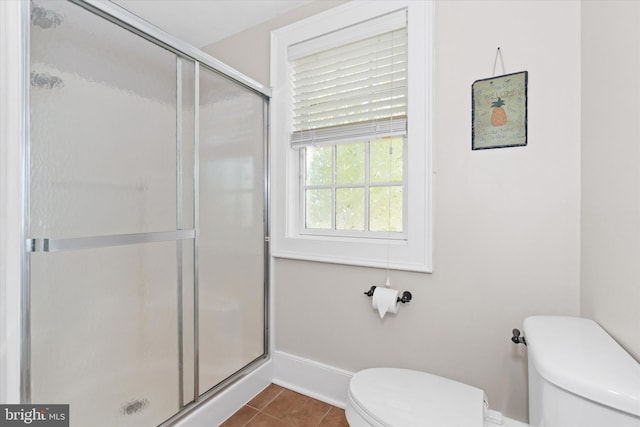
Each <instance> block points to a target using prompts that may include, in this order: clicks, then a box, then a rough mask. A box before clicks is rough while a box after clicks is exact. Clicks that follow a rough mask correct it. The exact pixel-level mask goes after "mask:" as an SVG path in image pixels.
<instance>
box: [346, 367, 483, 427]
mask: <svg viewBox="0 0 640 427" xmlns="http://www.w3.org/2000/svg"><path fill="white" fill-rule="evenodd" d="M349 398H350V399H351V401H352V403H353V404H354V405H355V406H356V407H357V409H358V410H359V411H362V412H364V413H365V414H366V415H367V416H369V417H371V418H372V419H374V420H375V421H376V422H378V423H379V424H381V425H384V426H392V427H396V426H398V427H411V426H425V425H429V426H448V427H482V426H483V423H484V392H483V391H482V390H480V389H477V388H475V387H471V386H469V385H466V384H462V383H459V382H456V381H453V380H449V379H447V378H443V377H439V376H437V375H431V374H427V373H425V372H419V371H413V370H409V369H397V368H374V369H365V370H363V371H360V372H358V373H357V374H355V375H354V376H353V377H352V378H351V382H350V383H349Z"/></svg>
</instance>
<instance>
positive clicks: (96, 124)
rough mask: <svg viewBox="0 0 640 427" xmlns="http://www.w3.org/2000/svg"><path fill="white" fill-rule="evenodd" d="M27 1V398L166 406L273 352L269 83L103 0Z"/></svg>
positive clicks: (100, 420)
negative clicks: (268, 292) (268, 332)
mask: <svg viewBox="0 0 640 427" xmlns="http://www.w3.org/2000/svg"><path fill="white" fill-rule="evenodd" d="M25 8H28V9H29V10H25V12H24V13H25V15H28V16H30V20H31V25H30V30H29V31H28V34H26V35H25V36H26V37H25V38H26V39H27V40H28V41H29V42H28V44H27V46H28V51H29V61H30V64H29V66H28V68H29V69H28V70H25V72H26V73H28V78H29V80H30V87H29V90H28V109H29V110H28V111H29V116H28V117H29V119H28V121H29V123H28V127H27V129H28V130H27V132H28V134H27V135H26V138H25V139H26V141H27V142H26V144H27V146H26V151H25V152H26V153H27V154H26V156H25V158H26V159H25V170H26V173H25V183H24V187H25V213H26V215H25V220H24V230H25V242H26V248H25V251H26V253H25V256H24V277H25V283H24V284H23V313H24V315H23V325H22V330H23V343H24V344H23V348H22V358H23V363H22V365H23V370H22V375H21V388H22V390H21V393H22V401H23V402H25V403H26V402H33V403H62V404H69V405H70V419H71V425H72V426H89V425H90V426H96V427H97V426H116V425H117V426H152V425H158V424H162V423H165V422H166V423H170V422H171V420H172V419H176V418H177V417H179V415H178V416H177V417H176V414H179V413H180V412H181V411H183V410H184V409H185V408H190V407H194V406H195V405H196V404H197V403H198V402H200V401H202V400H203V399H204V398H205V397H207V396H209V395H212V394H215V392H216V391H218V390H219V389H221V388H223V387H224V386H225V384H228V383H230V382H231V381H233V379H234V378H235V376H238V375H241V374H242V373H243V372H245V371H247V370H248V369H250V367H251V366H254V365H257V364H259V363H260V362H261V361H262V360H263V359H264V358H265V357H266V354H267V336H266V325H267V322H266V318H267V309H266V307H267V304H266V303H267V302H266V289H267V277H268V275H267V274H266V273H267V271H266V270H267V265H268V264H267V262H266V257H267V252H268V246H267V245H268V243H267V242H268V238H267V227H266V224H267V218H266V213H267V208H266V200H267V189H268V187H267V185H266V184H267V178H266V177H267V170H266V161H265V158H266V122H267V108H268V92H267V91H266V90H264V89H262V88H261V87H260V86H259V85H258V84H256V83H254V82H252V81H250V80H248V79H244V78H243V77H242V76H240V75H238V74H237V73H235V72H233V70H230V69H228V68H226V67H225V66H224V65H223V64H220V63H218V62H217V61H215V60H213V59H212V58H209V57H207V56H206V55H204V54H201V53H200V52H198V51H196V50H195V49H193V48H190V47H189V46H186V45H182V44H181V42H179V41H176V40H174V39H172V38H171V37H169V36H167V35H166V34H163V33H162V32H161V31H159V30H157V29H155V28H154V27H151V26H149V25H148V24H145V23H143V22H142V21H140V20H138V19H137V18H135V17H134V16H133V15H130V14H128V13H126V12H125V11H123V10H121V9H119V8H117V7H116V6H114V5H112V4H108V3H106V2H95V1H91V2H81V1H75V0H74V1H64V0H47V1H38V0H34V1H32V2H31V3H30V5H29V6H25ZM158 34H160V35H161V36H162V38H161V39H160V38H158V37H156V35H158ZM172 417H173V418H172ZM167 420H169V421H168V422H167Z"/></svg>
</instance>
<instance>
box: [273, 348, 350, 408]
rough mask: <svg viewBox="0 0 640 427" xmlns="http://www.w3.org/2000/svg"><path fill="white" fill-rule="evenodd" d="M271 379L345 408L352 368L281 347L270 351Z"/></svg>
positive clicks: (306, 394)
mask: <svg viewBox="0 0 640 427" xmlns="http://www.w3.org/2000/svg"><path fill="white" fill-rule="evenodd" d="M273 364H274V377H273V383H274V384H277V385H279V386H282V387H285V388H288V389H290V390H293V391H296V392H298V393H301V394H304V395H305V396H309V397H312V398H314V399H317V400H321V401H323V402H326V403H328V404H330V405H333V406H337V407H339V408H342V409H344V408H345V407H346V405H347V390H348V388H349V381H350V380H351V377H352V376H353V372H349V371H345V370H343V369H339V368H335V367H333V366H328V365H324V364H322V363H319V362H316V361H314V360H309V359H305V358H303V357H298V356H294V355H292V354H288V353H284V352H282V351H274V352H273Z"/></svg>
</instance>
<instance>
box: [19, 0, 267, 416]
mask: <svg viewBox="0 0 640 427" xmlns="http://www.w3.org/2000/svg"><path fill="white" fill-rule="evenodd" d="M67 1H68V2H70V3H73V4H75V5H77V6H79V7H82V8H84V9H86V10H88V11H89V12H92V13H94V14H96V15H99V16H100V17H102V18H104V19H106V20H107V21H109V22H111V23H112V24H114V25H117V26H119V27H122V28H123V29H125V30H128V31H131V32H133V33H135V34H136V35H138V36H140V37H142V38H144V39H146V40H148V41H150V42H152V43H154V44H156V45H158V46H160V47H161V48H164V49H166V50H168V51H170V52H172V53H174V54H175V55H176V56H177V58H178V59H179V58H186V59H189V60H192V61H193V62H194V69H195V103H194V104H195V105H194V108H195V111H196V114H195V117H196V121H195V153H196V154H195V168H194V179H195V190H194V193H195V194H194V196H195V198H194V203H195V206H194V209H195V214H196V222H195V224H194V230H176V231H175V232H171V233H142V235H140V236H136V235H120V236H109V237H107V238H101V237H96V238H75V239H56V240H58V242H57V243H58V244H60V245H62V246H60V249H65V248H66V246H65V245H80V247H83V248H85V247H92V246H93V245H95V244H101V243H106V244H115V245H120V244H128V243H132V242H134V241H135V242H137V243H140V242H150V241H159V240H155V239H160V240H176V241H178V240H179V239H184V238H187V239H188V238H191V236H192V235H193V238H194V245H195V253H194V255H195V257H194V263H195V265H194V272H195V273H194V319H193V320H194V400H193V401H192V402H187V403H186V404H185V402H184V399H183V397H182V395H183V387H182V386H181V387H180V390H179V391H178V393H179V395H180V398H179V400H180V409H179V411H178V412H177V413H176V414H174V416H172V417H171V418H169V419H168V420H167V421H165V422H164V423H163V424H162V425H171V424H173V423H174V422H177V421H179V420H180V419H182V418H183V417H184V416H185V415H186V414H187V413H189V412H191V411H192V410H193V409H195V408H196V407H198V406H199V405H200V404H202V403H204V402H206V401H207V400H208V399H209V398H211V397H213V396H215V395H216V394H217V393H218V392H219V391H221V390H223V389H224V388H226V387H227V386H228V385H230V384H232V383H234V382H235V381H237V380H238V379H240V378H242V377H243V376H245V375H247V374H249V373H250V372H252V371H253V370H254V369H256V368H258V367H259V366H261V364H262V363H263V362H264V361H266V360H267V359H268V358H269V354H270V345H269V344H270V337H269V330H270V328H269V321H270V313H269V306H270V303H269V278H270V268H269V266H270V251H269V240H270V239H269V233H270V230H269V193H270V173H269V135H268V123H269V100H270V98H271V89H270V88H268V87H265V86H263V85H262V84H260V83H258V82H256V81H254V80H252V79H251V78H249V77H247V76H245V75H244V74H242V73H240V72H238V71H237V70H235V69H233V68H231V67H229V66H228V65H226V64H224V63H223V62H221V61H218V60H217V59H215V58H213V57H211V56H209V55H207V54H206V53H204V52H202V51H200V50H199V49H197V48H195V47H193V46H191V45H189V44H188V43H186V42H184V41H182V40H179V39H177V38H175V37H174V36H172V35H170V34H168V33H166V32H164V31H163V30H161V29H159V28H157V27H155V26H153V25H152V24H150V23H148V22H146V21H144V20H142V19H140V18H138V17H137V16H136V15H133V14H132V13H129V12H128V11H126V10H125V9H123V8H121V7H120V6H118V5H116V4H114V3H111V2H108V1H104V0H67ZM19 3H20V9H21V10H20V15H21V19H20V23H21V27H22V28H21V35H20V37H21V46H22V52H21V53H22V55H23V58H22V61H21V62H22V64H21V67H20V68H21V72H20V74H21V76H20V80H21V81H20V84H21V87H22V91H21V92H22V94H21V98H22V102H21V108H20V109H21V115H22V120H21V121H22V132H21V133H22V134H21V139H22V141H21V162H20V164H21V173H20V186H21V196H22V203H21V206H20V210H21V212H22V224H21V230H20V236H22V237H21V242H20V245H21V251H20V252H21V254H20V264H21V265H20V275H21V277H20V282H21V288H20V310H19V312H20V313H19V317H20V320H19V322H20V351H19V353H20V379H19V383H20V384H19V389H20V390H19V394H20V402H21V403H31V366H30V364H31V348H30V340H31V330H30V328H31V324H30V317H31V307H30V305H31V304H30V263H29V256H28V253H29V252H32V251H36V250H37V251H43V250H44V251H53V250H55V248H52V247H51V246H50V243H51V242H49V241H48V239H31V238H30V236H29V193H30V188H29V157H30V156H29V128H30V123H29V114H30V99H29V85H28V82H29V75H30V55H29V52H30V37H29V31H30V29H29V22H30V5H31V1H19ZM200 67H205V68H206V69H208V70H210V71H213V72H214V73H216V74H218V75H221V76H223V77H225V78H227V79H229V80H230V81H231V82H233V83H236V84H238V85H240V86H243V87H245V88H246V89H248V90H250V91H252V92H254V93H255V94H256V95H258V96H260V97H262V100H263V165H262V166H263V168H264V177H263V182H264V188H263V202H264V204H263V230H264V239H263V242H264V243H263V245H264V247H263V251H264V260H263V261H264V271H263V284H264V286H263V297H264V307H263V310H264V319H263V322H264V324H263V343H262V344H263V353H262V355H261V356H259V357H258V358H256V359H254V360H253V361H251V362H249V363H248V364H247V365H245V366H244V367H242V368H240V369H239V370H238V371H236V372H235V373H234V374H232V375H231V376H230V377H228V378H226V379H224V380H223V381H221V382H220V383H219V384H217V385H215V386H214V387H212V388H211V389H209V390H208V391H206V392H204V393H202V394H201V393H200V392H199V378H198V377H199V372H198V370H199V360H198V357H199V353H198V323H199V320H198V317H199V316H198V262H199V261H198V236H197V232H195V230H197V229H198V226H199V224H198V222H197V215H198V213H197V209H198V203H199V202H198V201H199V197H200V196H199V194H198V163H199V154H198V145H199V129H198V127H199V111H198V110H199V81H198V75H199V73H200ZM178 78H179V76H178ZM180 87H181V86H180ZM177 138H180V137H179V136H177ZM176 143H177V144H179V139H178V140H177V141H176ZM146 234H149V235H150V236H143V235H146ZM169 234H171V235H169ZM153 235H156V236H153ZM96 239H97V240H96ZM100 239H102V241H100ZM140 239H143V240H142V241H141V240H140ZM54 243H56V242H54ZM7 285H9V284H8V283H7ZM176 286H179V283H178V281H176ZM180 310H181V309H180ZM180 341H181V342H182V338H180ZM179 351H180V352H182V349H180V350H179ZM180 369H181V370H182V366H180ZM181 382H182V380H181ZM9 393H10V392H9Z"/></svg>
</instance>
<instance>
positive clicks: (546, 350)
mask: <svg viewBox="0 0 640 427" xmlns="http://www.w3.org/2000/svg"><path fill="white" fill-rule="evenodd" d="M524 335H525V338H526V343H527V349H528V359H529V361H528V369H529V423H530V424H529V426H530V427H614V426H615V427H640V364H639V363H638V362H637V361H636V360H635V359H633V358H632V357H631V356H630V355H629V354H628V353H627V352H626V351H625V350H624V349H623V348H622V347H620V345H619V344H618V343H617V342H615V341H614V340H613V338H611V337H610V336H609V335H608V334H607V333H606V332H605V331H604V330H603V329H602V328H601V327H600V326H599V325H598V324H597V323H595V322H594V321H592V320H588V319H582V318H576V317H561V316H534V317H529V318H527V319H525V321H524ZM486 402H487V398H486V396H485V394H484V392H483V391H482V390H480V389H478V388H475V387H472V386H469V385H466V384H462V383H459V382H456V381H453V380H450V379H447V378H443V377H439V376H437V375H432V374H428V373H425V372H418V371H413V370H409V369H398V368H373V369H365V370H363V371H360V372H358V373H356V374H355V375H353V377H352V378H351V381H350V382H349V390H348V400H347V407H346V410H345V414H346V417H347V421H348V422H349V425H350V426H351V427H370V426H375V427H429V426H433V427H489V426H496V425H500V424H502V423H503V420H502V417H501V415H500V413H498V412H496V411H492V410H489V409H488V405H487V403H486ZM515 423H516V424H518V425H522V424H521V423H518V422H515ZM504 425H505V426H506V425H507V422H505V423H504ZM509 425H513V424H509Z"/></svg>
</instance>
